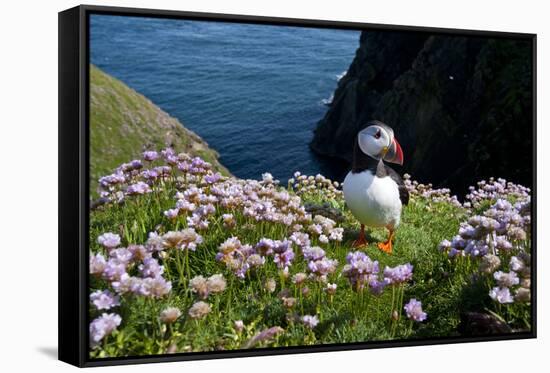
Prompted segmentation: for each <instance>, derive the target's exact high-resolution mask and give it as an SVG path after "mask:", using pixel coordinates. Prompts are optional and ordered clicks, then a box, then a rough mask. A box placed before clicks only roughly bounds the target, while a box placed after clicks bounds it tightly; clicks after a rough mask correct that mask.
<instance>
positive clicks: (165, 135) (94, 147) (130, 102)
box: [90, 65, 229, 191]
mask: <svg viewBox="0 0 550 373" xmlns="http://www.w3.org/2000/svg"><path fill="white" fill-rule="evenodd" d="M90 90H91V98H90V128H91V130H90V177H91V179H92V185H91V187H92V189H91V190H92V191H95V189H96V185H97V179H98V178H99V177H101V176H103V175H106V174H108V173H110V172H112V170H113V169H114V168H115V167H117V166H118V165H120V164H121V163H123V162H125V161H127V160H128V159H133V158H139V157H140V155H141V152H142V151H143V150H145V149H149V148H150V149H159V148H163V147H166V146H172V147H173V148H174V149H175V150H176V151H178V152H186V153H188V154H191V155H194V156H200V157H201V158H203V159H204V160H206V161H208V162H210V163H212V165H213V167H214V169H216V170H218V171H220V172H221V173H222V174H226V175H227V174H229V172H228V171H227V169H226V168H225V167H223V166H222V165H221V164H220V162H219V161H218V153H217V152H216V151H215V150H213V149H211V148H209V147H208V144H207V143H206V142H205V141H204V140H203V139H201V138H200V137H199V136H198V135H197V134H195V133H194V132H192V131H190V130H188V129H186V128H185V127H184V126H183V125H182V124H181V123H180V122H179V121H178V120H177V119H175V118H173V117H171V116H170V115H168V114H167V113H165V112H164V111H162V110H161V109H160V108H159V107H158V106H156V105H155V104H154V103H153V102H151V101H150V100H149V99H147V98H146V97H145V96H143V95H141V94H139V93H138V92H136V91H135V90H133V89H131V88H130V87H128V86H127V85H125V84H124V83H123V82H121V81H120V80H118V79H115V78H113V77H112V76H109V75H108V74H106V73H105V72H103V71H101V70H100V69H99V68H97V67H96V66H94V65H91V66H90Z"/></svg>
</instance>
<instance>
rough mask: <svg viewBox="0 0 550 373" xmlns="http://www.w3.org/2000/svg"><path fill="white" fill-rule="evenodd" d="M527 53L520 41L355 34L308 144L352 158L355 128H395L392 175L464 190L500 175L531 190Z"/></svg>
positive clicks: (325, 152)
mask: <svg viewBox="0 0 550 373" xmlns="http://www.w3.org/2000/svg"><path fill="white" fill-rule="evenodd" d="M531 56H532V50H531V43H530V40H528V39H523V40H510V39H505V38H485V37H463V36H448V35H433V34H427V33H422V32H417V33H412V32H388V31H364V32H363V33H362V34H361V39H360V47H359V49H358V50H357V53H356V56H355V59H354V60H353V62H352V64H351V66H350V68H349V70H348V72H347V74H346V75H345V76H344V77H343V78H342V79H341V80H340V82H339V84H338V88H337V90H336V92H335V94H334V100H333V102H332V105H331V107H330V108H329V110H328V112H327V113H326V115H325V117H324V118H323V119H322V120H321V121H320V122H319V123H318V126H317V128H316V130H315V134H314V138H313V140H312V142H311V148H312V149H313V150H314V151H315V152H316V153H317V154H320V155H323V156H327V157H331V158H340V159H343V160H345V161H347V162H350V161H351V155H352V144H353V139H354V136H355V135H356V133H357V129H358V127H359V126H360V125H361V124H362V123H364V122H366V121H368V120H371V119H378V120H381V121H383V122H386V123H387V124H389V125H390V126H392V127H393V128H394V130H395V133H396V136H397V138H398V139H399V141H400V143H401V145H402V147H403V150H404V153H405V164H404V166H403V168H402V169H401V170H400V171H401V172H409V173H411V174H413V175H414V177H415V178H416V179H418V180H420V181H423V182H431V183H433V184H434V185H436V186H446V187H450V188H452V189H453V191H454V192H457V193H463V192H464V191H465V190H466V188H467V186H468V185H472V184H473V183H475V181H477V180H479V179H483V178H487V177H489V176H494V175H499V176H502V177H505V178H508V179H510V180H512V181H515V182H518V183H521V184H524V185H527V186H531V184H532V170H533V167H532V162H533V161H532V153H533V152H532V145H533V144H532V136H533V128H532V120H533V97H532V74H533V72H532V57H531Z"/></svg>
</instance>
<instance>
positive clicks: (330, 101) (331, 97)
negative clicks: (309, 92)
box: [321, 93, 334, 106]
mask: <svg viewBox="0 0 550 373" xmlns="http://www.w3.org/2000/svg"><path fill="white" fill-rule="evenodd" d="M332 100H334V93H332V94H331V95H330V97H329V98H324V99H322V100H321V104H323V105H327V106H329V105H330V104H332Z"/></svg>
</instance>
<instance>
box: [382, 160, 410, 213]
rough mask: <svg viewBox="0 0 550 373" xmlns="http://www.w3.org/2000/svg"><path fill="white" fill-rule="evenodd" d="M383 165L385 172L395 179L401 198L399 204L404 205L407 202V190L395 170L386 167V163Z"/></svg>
mask: <svg viewBox="0 0 550 373" xmlns="http://www.w3.org/2000/svg"><path fill="white" fill-rule="evenodd" d="M384 166H385V167H386V173H387V174H388V175H389V177H391V178H392V180H393V181H395V183H396V184H397V187H398V188H399V199H400V200H401V204H403V205H406V204H407V203H409V191H408V190H407V187H406V186H405V183H404V182H403V179H402V178H401V176H399V174H398V173H397V172H395V170H394V169H393V168H391V167H388V166H387V165H386V164H384Z"/></svg>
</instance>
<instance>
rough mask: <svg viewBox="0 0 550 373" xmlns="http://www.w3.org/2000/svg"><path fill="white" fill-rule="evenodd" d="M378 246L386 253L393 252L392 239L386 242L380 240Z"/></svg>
mask: <svg viewBox="0 0 550 373" xmlns="http://www.w3.org/2000/svg"><path fill="white" fill-rule="evenodd" d="M378 248H379V249H380V250H382V251H383V252H385V253H388V254H391V253H392V243H391V239H390V240H388V241H386V242H379V243H378Z"/></svg>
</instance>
